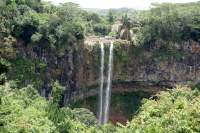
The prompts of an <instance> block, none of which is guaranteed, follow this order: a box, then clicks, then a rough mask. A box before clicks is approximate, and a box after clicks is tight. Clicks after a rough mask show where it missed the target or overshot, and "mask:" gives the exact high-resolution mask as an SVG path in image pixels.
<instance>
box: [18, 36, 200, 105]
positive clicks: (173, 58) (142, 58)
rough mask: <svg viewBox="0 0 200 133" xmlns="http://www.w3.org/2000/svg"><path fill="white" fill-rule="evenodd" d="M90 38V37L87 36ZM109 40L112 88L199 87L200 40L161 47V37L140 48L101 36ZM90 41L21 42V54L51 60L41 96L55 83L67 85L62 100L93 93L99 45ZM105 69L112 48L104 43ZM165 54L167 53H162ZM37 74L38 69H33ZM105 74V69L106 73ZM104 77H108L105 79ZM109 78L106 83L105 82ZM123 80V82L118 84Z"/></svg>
mask: <svg viewBox="0 0 200 133" xmlns="http://www.w3.org/2000/svg"><path fill="white" fill-rule="evenodd" d="M86 41H88V40H86ZM100 41H103V42H104V43H105V44H108V43H109V42H110V41H115V43H114V62H113V63H114V64H113V82H114V84H113V91H115V92H119V93H120V92H121V91H144V92H150V93H155V92H157V91H160V90H165V88H166V87H167V88H168V87H173V86H176V85H189V86H191V85H195V84H197V83H199V82H200V52H199V51H200V43H198V42H194V41H192V40H189V41H187V42H183V43H182V44H176V43H172V44H171V46H170V47H171V49H168V51H163V50H162V49H163V45H162V44H163V43H165V42H163V41H157V42H154V43H152V44H149V45H147V46H145V47H144V48H143V49H140V48H138V47H136V46H134V45H133V44H131V43H130V42H128V41H123V40H119V39H118V40H116V39H114V38H101V39H100ZM88 42H90V43H91V44H93V42H95V43H94V44H95V45H88V43H85V44H84V43H83V42H76V41H72V42H69V44H68V45H66V46H67V47H66V48H65V49H61V50H58V49H50V48H47V47H46V46H45V45H44V44H39V45H37V46H31V47H24V46H23V45H19V46H18V51H20V52H18V53H20V54H21V55H20V56H23V57H26V58H29V59H41V60H43V61H44V62H45V63H46V64H47V68H46V70H45V73H44V75H41V76H44V80H43V83H42V86H41V87H40V93H41V95H42V96H45V97H49V95H50V94H51V85H52V81H55V80H58V81H59V82H60V83H61V84H62V85H63V86H66V92H65V94H64V97H63V102H62V104H67V103H69V102H70V99H74V98H76V97H77V99H80V97H85V95H86V97H87V96H90V95H95V94H97V92H98V88H99V78H100V76H99V72H100V47H99V45H98V42H99V39H98V38H96V41H93V39H91V40H90V41H88ZM105 48H106V49H105V72H106V71H107V69H108V68H107V63H108V53H109V47H108V46H107V45H105ZM163 54H164V55H163ZM35 73H39V70H37V68H35ZM105 75H106V73H105ZM105 80H106V79H105ZM105 82H106V81H105ZM120 83H122V84H120Z"/></svg>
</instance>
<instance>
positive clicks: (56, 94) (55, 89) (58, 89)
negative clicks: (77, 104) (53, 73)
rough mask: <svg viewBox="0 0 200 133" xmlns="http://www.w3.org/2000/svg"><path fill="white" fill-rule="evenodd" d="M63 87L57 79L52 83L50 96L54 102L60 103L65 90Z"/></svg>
mask: <svg viewBox="0 0 200 133" xmlns="http://www.w3.org/2000/svg"><path fill="white" fill-rule="evenodd" d="M65 90H66V89H65V87H63V86H61V85H60V84H59V82H58V81H56V82H54V83H53V86H52V97H53V102H54V103H60V102H61V100H62V97H63V94H64V91H65Z"/></svg>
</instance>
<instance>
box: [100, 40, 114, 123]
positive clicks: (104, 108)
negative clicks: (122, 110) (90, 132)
mask: <svg viewBox="0 0 200 133" xmlns="http://www.w3.org/2000/svg"><path fill="white" fill-rule="evenodd" d="M109 51H110V52H109V61H108V79H107V86H106V90H105V93H104V89H103V83H104V74H103V73H104V45H103V43H101V84H100V102H99V106H100V107H99V109H100V110H99V122H100V123H101V124H105V123H107V122H108V118H109V106H110V97H111V83H112V64H113V42H111V44H110V50H109ZM104 94H105V96H104Z"/></svg>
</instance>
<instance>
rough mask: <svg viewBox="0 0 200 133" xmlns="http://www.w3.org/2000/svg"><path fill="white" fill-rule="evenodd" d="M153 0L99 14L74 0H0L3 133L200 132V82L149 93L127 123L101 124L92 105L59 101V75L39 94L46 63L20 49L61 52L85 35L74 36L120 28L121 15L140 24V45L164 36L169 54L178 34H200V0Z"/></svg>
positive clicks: (126, 22)
mask: <svg viewBox="0 0 200 133" xmlns="http://www.w3.org/2000/svg"><path fill="white" fill-rule="evenodd" d="M154 6H155V7H154V8H152V9H151V10H147V11H138V12H136V11H134V10H133V11H126V10H125V11H124V13H125V14H124V13H123V14H122V12H121V11H115V10H110V11H107V13H106V15H101V14H100V15H99V14H98V12H97V13H94V12H88V11H85V10H83V9H80V8H79V6H78V5H77V4H74V3H66V4H61V5H59V6H54V5H52V4H50V3H45V2H41V1H40V0H0V133H28V132H32V133H79V132H83V133H112V132H113V133H116V132H119V133H123V132H124V133H130V132H133V133H134V132H135V133H141V132H145V133H166V132H169V133H173V132H174V133H195V132H196V133H198V132H200V102H199V101H200V92H199V91H198V90H191V89H189V88H184V87H183V88H181V87H177V88H176V89H173V90H170V91H167V92H162V93H161V94H158V95H157V96H155V97H153V98H152V99H146V100H144V101H143V105H142V107H141V108H140V109H139V111H138V113H137V115H135V116H134V117H133V119H132V120H131V121H130V122H128V123H127V125H126V126H122V125H120V124H119V125H117V126H113V125H112V124H106V125H99V124H98V123H97V120H96V118H95V116H94V115H93V114H92V113H91V112H90V111H89V110H87V109H84V108H75V109H71V108H69V107H62V106H61V105H60V104H59V102H60V101H61V98H62V95H63V93H64V91H65V90H66V88H67V87H63V86H61V85H60V83H59V82H58V81H51V82H52V83H51V85H52V90H51V93H50V94H51V95H50V97H48V99H45V98H43V97H41V96H40V95H39V93H38V92H39V91H38V90H39V88H40V87H41V85H42V82H43V80H44V72H45V70H46V69H47V67H48V64H46V63H45V62H44V61H43V60H42V59H41V58H39V59H38V58H36V59H28V58H26V57H25V56H24V54H23V53H21V52H19V51H20V50H19V49H20V48H21V47H27V48H30V49H31V48H33V47H37V46H38V47H42V48H44V49H51V50H54V51H56V52H55V53H56V54H58V55H62V52H63V51H65V50H66V49H67V47H68V46H69V45H76V47H79V44H81V43H74V42H83V40H84V39H85V37H86V36H88V35H98V36H106V35H112V34H114V33H111V26H112V25H113V24H114V23H115V21H121V22H122V23H123V26H124V27H125V28H127V29H131V30H133V31H134V33H135V34H134V38H135V40H134V41H133V43H134V44H137V46H138V49H140V48H141V47H143V46H144V48H145V47H149V45H150V44H152V43H153V42H156V41H164V42H165V43H162V44H163V46H162V47H163V49H164V50H163V49H161V50H162V51H164V52H162V51H161V52H162V54H163V53H164V55H165V56H166V54H167V55H169V54H170V55H171V53H170V52H168V50H169V51H171V50H172V49H173V47H172V46H171V45H170V44H171V43H172V42H174V43H175V42H180V43H179V44H181V42H182V41H187V40H194V41H197V42H199V41H200V40H199V39H200V3H199V2H198V3H191V4H161V5H154ZM126 13H127V14H128V15H127V14H126ZM132 13H133V14H134V17H133V15H131V14H132ZM129 17H130V18H129ZM21 45H22V46H21ZM115 52H116V51H115ZM116 53H117V52H116ZM175 53H176V54H177V53H178V52H175ZM118 54H119V52H118ZM122 55H124V57H120V54H119V55H118V56H119V58H118V59H121V60H125V61H128V60H127V58H128V57H127V56H128V55H126V54H124V53H122ZM172 56H174V54H172ZM36 69H38V71H39V72H38V73H36V71H35V70H36ZM197 87H199V86H197Z"/></svg>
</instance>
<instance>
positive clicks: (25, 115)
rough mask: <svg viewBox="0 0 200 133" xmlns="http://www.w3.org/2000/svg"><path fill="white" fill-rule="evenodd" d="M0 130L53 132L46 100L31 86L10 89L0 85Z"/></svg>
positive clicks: (9, 131) (6, 132) (6, 131)
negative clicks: (48, 117)
mask: <svg viewBox="0 0 200 133" xmlns="http://www.w3.org/2000/svg"><path fill="white" fill-rule="evenodd" d="M0 95H1V96H0V101H1V102H0V104H1V106H0V114H1V115H0V132H4V133H18V132H24V133H26V132H38V133H39V132H48V133H50V132H53V131H54V130H55V126H54V125H53V123H52V122H51V121H50V120H48V119H47V112H46V111H45V108H46V107H47V103H46V101H45V100H44V99H43V98H41V97H40V96H39V95H38V94H37V92H36V91H35V89H33V88H32V87H31V86H28V87H26V88H23V89H20V90H12V89H10V88H9V87H7V86H0Z"/></svg>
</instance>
